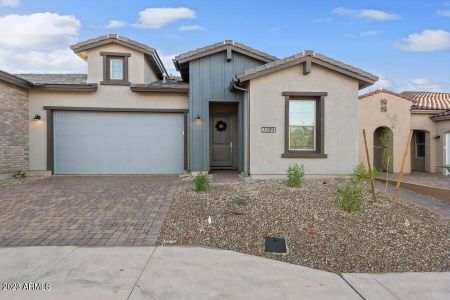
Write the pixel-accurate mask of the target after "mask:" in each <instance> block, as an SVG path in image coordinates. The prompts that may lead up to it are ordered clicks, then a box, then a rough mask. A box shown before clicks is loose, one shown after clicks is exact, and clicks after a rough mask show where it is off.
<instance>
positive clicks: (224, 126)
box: [216, 120, 227, 131]
mask: <svg viewBox="0 0 450 300" xmlns="http://www.w3.org/2000/svg"><path fill="white" fill-rule="evenodd" d="M216 129H217V130H218V131H225V130H227V123H225V122H224V121H222V120H221V121H217V123H216Z"/></svg>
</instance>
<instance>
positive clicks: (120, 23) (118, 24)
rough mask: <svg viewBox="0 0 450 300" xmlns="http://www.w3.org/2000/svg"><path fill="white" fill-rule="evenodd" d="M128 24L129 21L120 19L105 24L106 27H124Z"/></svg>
mask: <svg viewBox="0 0 450 300" xmlns="http://www.w3.org/2000/svg"><path fill="white" fill-rule="evenodd" d="M125 26H127V23H126V22H124V21H120V20H111V21H109V22H108V24H107V25H106V26H105V28H109V29H111V28H122V27H125Z"/></svg>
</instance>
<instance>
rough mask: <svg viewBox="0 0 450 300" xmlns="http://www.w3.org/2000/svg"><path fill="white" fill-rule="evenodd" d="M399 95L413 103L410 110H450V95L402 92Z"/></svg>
mask: <svg viewBox="0 0 450 300" xmlns="http://www.w3.org/2000/svg"><path fill="white" fill-rule="evenodd" d="M400 94H401V95H403V96H405V97H407V98H410V99H411V100H412V101H413V102H414V104H413V106H412V107H411V108H412V109H424V110H433V109H436V110H443V109H450V93H438V92H416V91H404V92H401V93H400Z"/></svg>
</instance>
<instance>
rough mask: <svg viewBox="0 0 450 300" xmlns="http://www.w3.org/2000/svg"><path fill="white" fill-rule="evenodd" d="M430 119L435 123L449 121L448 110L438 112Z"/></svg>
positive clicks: (449, 112) (449, 111)
mask: <svg viewBox="0 0 450 300" xmlns="http://www.w3.org/2000/svg"><path fill="white" fill-rule="evenodd" d="M430 118H431V120H433V121H435V122H438V121H444V120H450V110H446V111H443V112H440V113H438V114H435V115H434V116H431V117H430Z"/></svg>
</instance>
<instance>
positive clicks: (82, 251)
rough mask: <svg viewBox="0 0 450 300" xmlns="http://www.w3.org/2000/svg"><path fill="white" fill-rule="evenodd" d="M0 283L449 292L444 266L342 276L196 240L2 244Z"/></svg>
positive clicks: (3, 295)
mask: <svg viewBox="0 0 450 300" xmlns="http://www.w3.org/2000/svg"><path fill="white" fill-rule="evenodd" d="M344 278H345V280H344ZM0 283H2V284H6V285H4V287H2V288H1V289H0V299H109V300H111V299H112V300H114V299H133V300H137V299H355V300H357V299H397V300H398V299H408V300H411V299H449V296H450V273H391V274H344V275H342V276H340V275H338V274H334V273H329V272H325V271H320V270H315V269H311V268H307V267H302V266H297V265H292V264H288V263H284V262H280V261H276V260H270V259H266V258H263V257H257V256H251V255H246V254H242V253H236V252H232V251H226V250H215V249H204V248H196V247H191V248H188V247H157V248H155V247H19V248H14V247H9V248H0ZM30 284H33V287H34V288H33V289H29V287H30Z"/></svg>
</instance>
